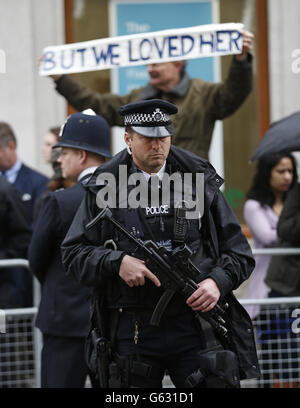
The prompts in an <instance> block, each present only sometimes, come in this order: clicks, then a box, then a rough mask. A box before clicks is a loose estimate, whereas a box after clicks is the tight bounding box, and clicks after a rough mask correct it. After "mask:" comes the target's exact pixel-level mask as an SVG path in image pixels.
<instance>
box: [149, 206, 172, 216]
mask: <svg viewBox="0 0 300 408" xmlns="http://www.w3.org/2000/svg"><path fill="white" fill-rule="evenodd" d="M150 214H151V215H157V214H169V206H168V205H167V204H165V205H161V206H159V207H146V215H150Z"/></svg>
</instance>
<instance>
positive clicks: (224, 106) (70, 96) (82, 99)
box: [49, 30, 254, 158]
mask: <svg viewBox="0 0 300 408" xmlns="http://www.w3.org/2000/svg"><path fill="white" fill-rule="evenodd" d="M241 34H242V37H243V46H242V52H241V53H239V54H236V55H234V56H233V59H232V63H231V67H230V69H229V73H228V76H227V78H226V80H225V81H224V82H223V83H216V84H215V83H210V82H207V81H204V80H202V79H200V78H190V77H189V76H188V74H187V73H186V71H185V65H186V64H185V62H186V61H182V60H177V61H169V62H163V60H162V62H160V63H156V64H149V65H148V73H149V83H148V84H147V85H146V86H145V87H142V88H139V89H133V90H132V91H131V92H130V93H129V94H128V95H122V96H120V95H115V94H104V95H102V94H99V93H97V92H94V91H92V90H90V89H88V88H86V87H84V86H82V85H81V84H80V83H79V82H77V81H76V80H74V79H73V78H71V77H70V76H68V75H49V76H51V77H52V79H53V80H54V81H55V85H56V90H57V92H58V93H59V94H61V95H62V96H64V97H65V98H66V100H67V101H68V102H69V103H70V104H71V105H72V106H73V107H74V108H75V109H76V110H78V111H81V110H83V109H87V108H91V109H93V110H94V111H95V112H96V113H98V114H99V115H102V116H103V117H104V118H105V119H106V120H107V121H108V123H109V124H110V126H122V122H121V119H120V117H119V115H118V109H119V107H120V106H121V105H124V104H128V103H132V102H135V101H139V100H145V99H153V98H160V99H163V100H166V101H169V102H171V103H174V104H176V106H177V107H178V111H179V113H178V115H177V117H176V118H175V119H174V125H175V128H176V133H175V134H174V136H173V144H174V145H175V146H179V147H182V148H184V149H186V150H188V151H192V152H194V153H196V154H197V155H198V156H201V157H204V158H208V151H209V148H210V143H211V139H212V134H213V129H214V125H215V122H216V121H217V120H222V119H225V118H226V117H228V116H230V115H232V114H233V113H234V112H235V111H236V110H237V109H238V108H239V107H240V106H241V105H242V104H243V102H244V101H245V99H246V98H247V96H248V95H249V93H250V92H251V90H252V55H251V54H250V51H251V49H252V47H253V41H254V35H253V34H252V33H250V32H249V31H245V30H241Z"/></svg>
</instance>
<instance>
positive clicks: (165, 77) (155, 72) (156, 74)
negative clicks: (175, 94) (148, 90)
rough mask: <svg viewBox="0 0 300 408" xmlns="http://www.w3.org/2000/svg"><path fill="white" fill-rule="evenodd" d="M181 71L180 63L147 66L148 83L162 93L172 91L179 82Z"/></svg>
mask: <svg viewBox="0 0 300 408" xmlns="http://www.w3.org/2000/svg"><path fill="white" fill-rule="evenodd" d="M181 69H182V62H181V61H176V62H163V63H160V64H149V65H148V74H149V77H150V80H149V82H150V84H151V85H153V86H155V87H156V88H158V89H162V90H163V91H166V90H168V89H172V88H173V87H174V86H175V85H176V84H177V83H178V82H179V81H180V75H181Z"/></svg>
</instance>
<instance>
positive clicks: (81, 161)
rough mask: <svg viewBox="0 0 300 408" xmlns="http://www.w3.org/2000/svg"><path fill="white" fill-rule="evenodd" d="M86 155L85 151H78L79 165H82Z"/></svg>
mask: <svg viewBox="0 0 300 408" xmlns="http://www.w3.org/2000/svg"><path fill="white" fill-rule="evenodd" d="M87 157H88V153H87V151H86V150H83V149H78V158H79V163H80V164H84V163H85V162H86V160H87Z"/></svg>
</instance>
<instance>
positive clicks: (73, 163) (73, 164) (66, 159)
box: [58, 147, 80, 181]
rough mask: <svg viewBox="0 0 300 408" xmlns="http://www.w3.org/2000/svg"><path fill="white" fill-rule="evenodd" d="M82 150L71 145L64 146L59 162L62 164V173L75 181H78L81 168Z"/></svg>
mask: <svg viewBox="0 0 300 408" xmlns="http://www.w3.org/2000/svg"><path fill="white" fill-rule="evenodd" d="M79 159H80V150H79V149H72V148H71V147H62V149H61V155H60V157H59V159H58V162H59V163H60V165H61V170H62V175H63V177H65V178H68V179H70V180H73V181H77V177H78V175H79V174H80V169H79Z"/></svg>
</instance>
